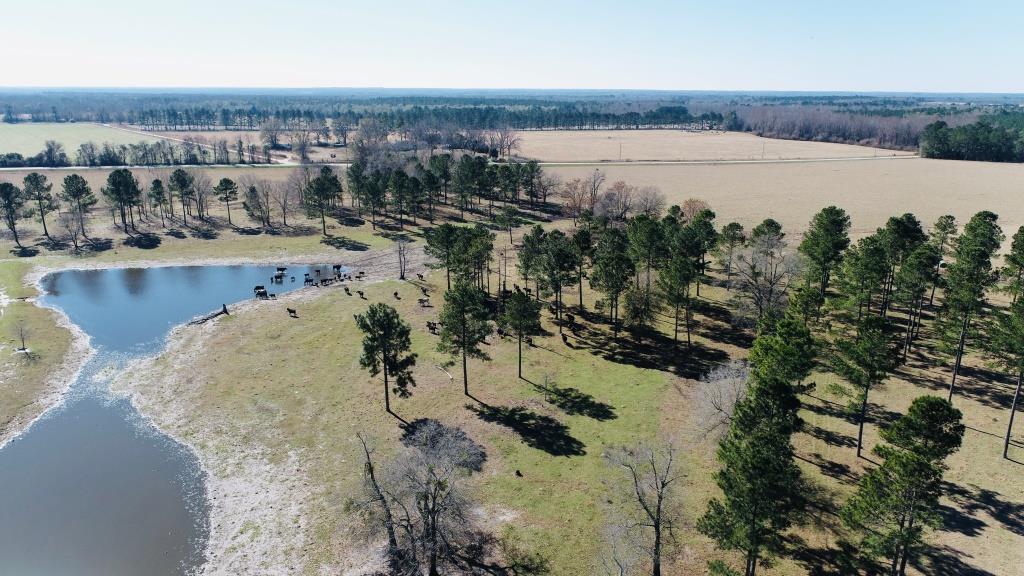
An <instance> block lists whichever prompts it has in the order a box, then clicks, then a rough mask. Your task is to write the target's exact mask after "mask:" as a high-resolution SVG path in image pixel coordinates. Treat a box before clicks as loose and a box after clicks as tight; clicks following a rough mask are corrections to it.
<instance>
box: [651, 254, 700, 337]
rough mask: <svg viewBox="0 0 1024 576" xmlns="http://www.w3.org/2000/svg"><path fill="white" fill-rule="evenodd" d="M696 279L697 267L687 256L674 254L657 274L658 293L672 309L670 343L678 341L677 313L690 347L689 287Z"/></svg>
mask: <svg viewBox="0 0 1024 576" xmlns="http://www.w3.org/2000/svg"><path fill="white" fill-rule="evenodd" d="M696 277H697V266H696V265H695V264H694V262H693V260H691V259H690V258H688V257H687V256H684V255H681V254H676V255H674V256H672V258H671V259H669V261H668V263H667V264H666V266H665V267H664V268H663V269H662V270H661V272H660V273H659V274H658V280H657V282H656V284H657V286H658V292H659V293H660V296H661V298H662V300H664V302H665V304H666V305H668V307H669V308H671V309H672V341H673V342H677V341H678V340H679V313H680V312H683V323H684V325H685V328H686V346H687V348H690V347H691V346H692V340H691V336H690V322H691V320H692V318H693V314H692V312H691V309H690V306H691V303H692V301H691V298H690V285H691V284H693V282H694V280H695V279H696Z"/></svg>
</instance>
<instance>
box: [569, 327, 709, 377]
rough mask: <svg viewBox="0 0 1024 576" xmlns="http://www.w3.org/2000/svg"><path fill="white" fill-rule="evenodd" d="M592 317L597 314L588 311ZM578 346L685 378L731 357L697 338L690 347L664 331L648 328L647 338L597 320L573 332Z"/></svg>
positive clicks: (706, 370)
mask: <svg viewBox="0 0 1024 576" xmlns="http://www.w3.org/2000/svg"><path fill="white" fill-rule="evenodd" d="M586 316H588V317H595V315H593V314H591V313H586ZM573 334H574V335H575V342H574V347H575V348H585V349H588V350H589V351H590V352H591V353H592V354H596V355H598V356H600V357H601V358H603V359H605V360H608V361H609V362H615V363H616V364H629V365H631V366H636V367H638V368H649V369H653V370H668V371H670V372H672V373H673V374H676V375H677V376H681V377H683V378H690V379H697V378H700V377H701V376H703V375H704V374H706V373H707V372H708V371H709V370H711V369H712V368H714V367H715V366H718V365H719V364H721V363H722V362H725V361H726V360H728V359H729V355H728V354H727V353H726V352H725V351H723V350H719V349H717V348H710V347H708V346H705V345H704V344H702V343H699V342H695V343H694V344H693V345H692V346H691V347H689V348H687V346H686V344H685V343H678V342H673V341H672V339H671V338H669V337H667V336H665V335H664V334H661V333H660V332H653V331H647V332H646V333H645V334H644V337H643V340H637V339H636V338H633V337H632V336H631V335H630V334H628V333H627V332H624V331H620V333H619V336H618V337H616V336H615V335H614V334H613V333H611V332H608V331H605V330H602V329H599V328H596V327H595V326H594V325H593V322H590V323H588V324H586V325H580V326H578V327H577V329H576V330H575V331H574V333H573Z"/></svg>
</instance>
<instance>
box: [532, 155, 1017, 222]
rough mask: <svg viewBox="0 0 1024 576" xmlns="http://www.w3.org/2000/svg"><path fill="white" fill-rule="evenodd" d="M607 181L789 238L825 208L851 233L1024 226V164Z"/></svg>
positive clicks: (642, 168) (669, 169) (612, 174)
mask: <svg viewBox="0 0 1024 576" xmlns="http://www.w3.org/2000/svg"><path fill="white" fill-rule="evenodd" d="M596 168H599V169H600V170H601V171H602V172H604V173H605V175H606V176H607V182H606V183H607V184H610V183H611V182H613V181H615V180H625V181H626V182H628V183H629V184H634V185H638V186H657V187H658V188H659V189H661V191H662V192H663V193H664V194H665V196H666V199H667V200H668V203H669V204H678V203H681V202H682V201H683V200H685V199H687V198H701V199H704V200H706V201H707V202H708V203H710V204H711V207H712V208H713V209H714V210H715V212H716V213H717V215H718V220H719V221H720V222H723V223H724V222H729V221H732V220H735V221H737V222H740V223H741V224H743V225H744V226H747V227H749V226H750V225H753V224H756V223H758V222H760V221H761V220H763V219H764V218H766V217H772V218H775V219H776V220H778V221H779V222H781V223H782V225H783V227H784V228H785V229H786V230H787V231H789V232H790V234H794V233H798V232H801V231H802V230H803V229H804V228H805V227H806V226H807V223H808V222H809V221H810V219H811V216H813V215H814V213H815V212H817V211H818V210H820V209H821V208H822V207H824V206H828V205H830V204H835V205H836V206H840V207H842V208H844V209H845V210H846V211H847V212H848V213H849V214H850V217H851V218H852V219H853V228H852V231H851V232H852V234H853V235H854V236H858V237H859V236H863V235H866V234H868V233H870V232H872V231H874V229H875V228H877V227H878V226H881V225H883V224H885V220H886V219H887V218H888V217H889V216H892V215H894V214H901V213H903V212H913V213H914V214H916V215H917V216H918V218H920V219H921V221H922V222H924V223H925V224H926V225H930V224H931V223H932V222H934V221H935V219H936V218H938V217H939V216H941V215H943V214H953V215H954V216H956V218H957V220H958V221H960V222H961V223H962V222H965V221H966V220H967V219H968V218H970V216H971V215H972V214H974V213H975V212H977V211H979V210H992V211H993V212H995V213H996V214H999V222H1000V224H1001V225H1002V226H1003V230H1004V231H1006V232H1008V235H1010V234H1012V233H1013V231H1014V230H1016V229H1017V227H1018V226H1021V225H1024V202H1021V199H1022V196H1024V166H1022V165H1019V164H995V163H988V162H957V161H949V160H927V159H921V158H906V159H898V160H885V159H882V160H849V161H836V162H790V163H765V164H720V165H686V164H667V165H657V166H651V165H637V166H621V165H614V166H601V167H596ZM596 168H595V166H558V167H548V168H547V170H549V171H551V172H554V173H556V174H558V175H559V176H561V177H562V178H563V179H568V178H578V177H584V176H587V175H589V174H590V173H591V172H593V171H594V170H595V169H596Z"/></svg>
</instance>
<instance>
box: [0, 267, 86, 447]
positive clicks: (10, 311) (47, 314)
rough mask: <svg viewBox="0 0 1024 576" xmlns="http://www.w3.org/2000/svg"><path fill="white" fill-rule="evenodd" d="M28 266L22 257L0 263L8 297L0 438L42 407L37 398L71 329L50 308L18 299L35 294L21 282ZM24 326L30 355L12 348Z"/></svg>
mask: <svg viewBox="0 0 1024 576" xmlns="http://www.w3.org/2000/svg"><path fill="white" fill-rule="evenodd" d="M29 268H30V266H29V265H28V264H27V263H24V262H0V291H2V292H3V293H4V294H6V296H7V298H9V299H10V301H9V302H8V303H7V306H4V307H0V438H4V437H6V436H7V434H8V433H10V432H12V431H13V429H15V428H17V427H18V425H19V424H24V423H26V422H28V421H31V420H32V419H33V418H35V417H36V416H38V415H39V414H40V413H41V412H42V410H43V409H44V408H45V406H43V405H41V404H39V402H38V401H39V400H40V399H41V397H43V396H45V395H46V393H47V392H48V391H49V390H48V386H47V383H48V380H49V378H50V377H51V376H52V374H53V372H54V370H55V369H56V367H57V366H58V365H60V364H61V362H62V360H63V359H64V355H65V353H66V352H67V350H68V348H69V347H70V344H71V333H70V332H69V331H68V330H67V329H66V328H63V327H61V326H59V325H58V324H57V318H56V314H55V313H54V312H53V311H51V310H48V309H45V308H39V307H37V306H35V305H34V304H32V303H29V302H25V301H24V300H22V298H30V297H33V296H35V295H36V291H35V289H34V288H32V287H30V286H26V285H25V283H24V276H25V274H26V273H27V272H28V271H29ZM22 325H23V326H24V327H25V330H26V332H27V335H28V336H27V338H26V344H27V346H28V348H29V350H31V355H26V354H23V353H16V352H15V350H16V349H17V348H19V347H21V340H20V338H19V336H18V327H19V326H22Z"/></svg>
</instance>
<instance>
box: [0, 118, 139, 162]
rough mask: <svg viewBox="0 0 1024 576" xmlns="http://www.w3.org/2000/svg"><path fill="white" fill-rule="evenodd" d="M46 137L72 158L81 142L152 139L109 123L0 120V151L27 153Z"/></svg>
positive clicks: (128, 142) (37, 150) (36, 151)
mask: <svg viewBox="0 0 1024 576" xmlns="http://www.w3.org/2000/svg"><path fill="white" fill-rule="evenodd" d="M47 140H56V141H57V142H59V143H61V144H63V145H64V151H65V152H66V153H67V154H68V156H69V157H73V156H74V153H75V150H77V149H78V147H79V146H80V145H81V144H83V143H85V142H95V143H96V144H103V143H104V142H110V143H112V144H137V143H138V142H141V141H149V142H152V141H155V140H157V138H156V137H154V136H145V135H142V134H135V133H132V132H126V131H124V130H119V129H117V128H113V127H110V126H104V125H102V124H91V123H73V122H59V123H58V122H22V123H19V124H2V123H0V154H3V153H7V152H17V153H19V154H22V155H23V156H31V155H34V154H36V153H38V152H39V151H40V150H42V149H43V145H44V144H45V143H46V141H47Z"/></svg>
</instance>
